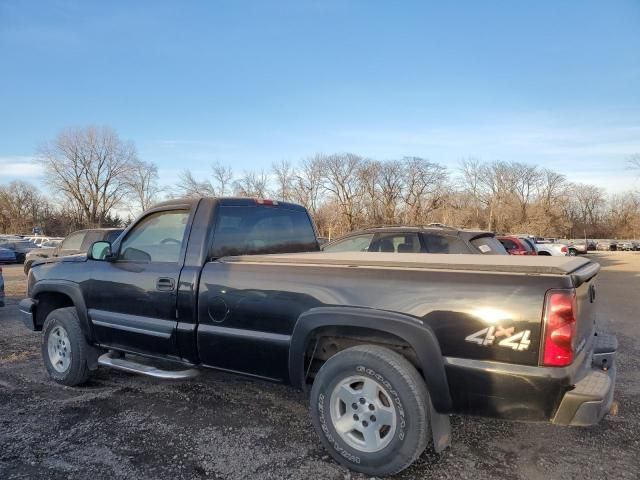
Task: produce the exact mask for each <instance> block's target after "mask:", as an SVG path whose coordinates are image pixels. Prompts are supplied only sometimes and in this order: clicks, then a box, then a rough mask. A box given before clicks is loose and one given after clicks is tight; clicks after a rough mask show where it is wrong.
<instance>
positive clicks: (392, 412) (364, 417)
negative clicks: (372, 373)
mask: <svg viewBox="0 0 640 480" xmlns="http://www.w3.org/2000/svg"><path fill="white" fill-rule="evenodd" d="M330 403H331V421H332V423H333V428H334V429H335V430H336V432H337V433H338V435H339V436H340V438H341V439H342V440H344V441H345V442H346V443H347V444H348V445H349V446H350V447H352V448H354V449H356V450H359V451H361V452H377V451H379V450H382V449H383V448H384V447H386V446H387V445H389V443H390V442H391V440H392V439H393V436H394V434H395V431H396V421H397V413H396V408H395V406H394V404H393V401H392V399H391V397H390V396H389V394H388V393H387V392H386V390H385V389H384V388H382V386H381V385H380V384H379V383H378V382H376V381H375V380H373V379H371V378H368V377H363V376H353V377H349V378H346V379H344V380H342V381H341V382H339V383H338V384H337V385H336V387H335V388H334V389H333V392H332V394H331V400H330Z"/></svg>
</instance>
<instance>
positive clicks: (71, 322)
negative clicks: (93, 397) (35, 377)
mask: <svg viewBox="0 0 640 480" xmlns="http://www.w3.org/2000/svg"><path fill="white" fill-rule="evenodd" d="M60 329H62V330H63V331H64V333H65V334H66V336H67V338H66V339H64V352H63V353H64V354H65V359H67V355H68V356H69V357H68V358H69V359H70V360H69V361H68V366H67V367H66V368H64V370H62V371H60V368H62V367H61V366H60V364H59V366H58V367H54V365H53V363H52V359H51V355H50V353H49V338H50V337H51V336H52V332H54V330H55V332H56V333H60V332H61V330H60ZM42 331H43V336H42V360H43V362H44V366H45V368H46V369H47V373H49V376H50V377H51V378H52V379H53V380H54V381H56V382H57V383H60V384H62V385H67V386H69V387H73V386H75V385H80V384H82V383H84V382H86V381H87V379H88V378H89V373H90V372H89V367H88V365H87V351H88V349H89V345H88V344H87V340H86V339H85V337H84V334H83V333H82V330H81V329H80V321H79V320H78V313H77V312H76V309H75V307H67V308H59V309H57V310H54V311H52V312H51V313H50V314H49V315H47V319H46V320H45V322H44V327H43V329H42ZM54 340H55V339H54ZM54 340H52V341H54ZM67 340H68V341H67Z"/></svg>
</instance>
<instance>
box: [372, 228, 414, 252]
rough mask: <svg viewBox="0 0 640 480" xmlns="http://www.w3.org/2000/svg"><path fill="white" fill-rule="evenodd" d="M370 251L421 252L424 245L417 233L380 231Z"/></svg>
mask: <svg viewBox="0 0 640 480" xmlns="http://www.w3.org/2000/svg"><path fill="white" fill-rule="evenodd" d="M369 251H370V252H391V253H420V252H421V251H422V247H421V245H420V238H419V237H418V234H417V233H379V234H377V235H376V237H375V239H374V241H373V243H372V244H371V247H370V248H369Z"/></svg>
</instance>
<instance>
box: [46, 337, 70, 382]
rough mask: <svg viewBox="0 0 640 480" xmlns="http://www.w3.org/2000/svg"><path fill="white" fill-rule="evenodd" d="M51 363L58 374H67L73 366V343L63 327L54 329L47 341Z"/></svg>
mask: <svg viewBox="0 0 640 480" xmlns="http://www.w3.org/2000/svg"><path fill="white" fill-rule="evenodd" d="M47 351H48V353H49V361H50V362H51V365H52V366H53V368H54V369H55V370H56V371H57V372H60V373H62V372H66V371H67V369H68V368H69V365H70V364H71V342H70V341H69V335H67V331H66V330H65V329H64V328H63V327H61V326H59V325H58V326H56V327H53V329H52V330H51V332H50V333H49V340H48V341H47Z"/></svg>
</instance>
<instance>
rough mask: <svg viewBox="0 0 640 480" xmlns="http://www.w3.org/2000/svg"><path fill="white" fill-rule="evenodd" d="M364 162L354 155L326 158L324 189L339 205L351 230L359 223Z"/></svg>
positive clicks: (346, 154)
mask: <svg viewBox="0 0 640 480" xmlns="http://www.w3.org/2000/svg"><path fill="white" fill-rule="evenodd" d="M363 161H364V160H363V158H362V157H360V156H358V155H355V154H353V153H345V154H335V155H329V156H327V157H324V162H323V167H324V168H323V175H322V179H323V187H324V189H325V190H326V191H327V192H329V194H330V195H331V196H333V198H334V199H335V200H336V202H337V203H338V205H339V208H340V212H341V213H342V215H343V217H344V219H345V226H346V228H348V229H349V230H353V229H354V228H355V227H356V225H357V223H358V214H359V208H360V206H361V205H360V200H361V198H362V194H363V189H362V183H361V182H360V178H359V169H360V167H361V166H362V163H363Z"/></svg>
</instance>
